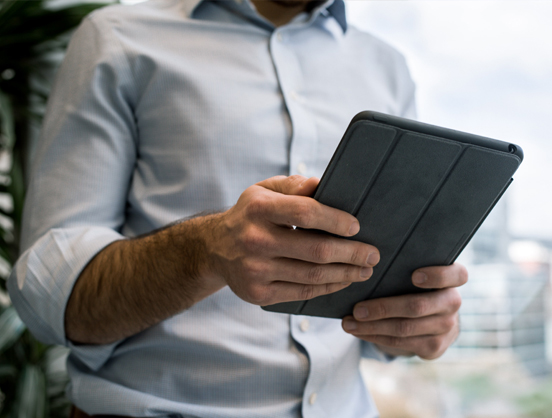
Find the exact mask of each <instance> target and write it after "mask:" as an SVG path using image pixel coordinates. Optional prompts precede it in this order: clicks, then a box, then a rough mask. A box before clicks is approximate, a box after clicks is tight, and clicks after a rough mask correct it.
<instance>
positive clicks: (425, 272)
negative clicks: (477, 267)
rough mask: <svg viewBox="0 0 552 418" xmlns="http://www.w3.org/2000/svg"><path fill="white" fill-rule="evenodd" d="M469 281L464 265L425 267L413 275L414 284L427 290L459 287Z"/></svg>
mask: <svg viewBox="0 0 552 418" xmlns="http://www.w3.org/2000/svg"><path fill="white" fill-rule="evenodd" d="M467 281H468V271H467V270H466V268H465V267H464V266H463V265H462V264H458V263H454V264H452V265H450V266H436V267H423V268H421V269H418V270H416V271H415V272H414V273H413V274H412V283H414V285H415V286H418V287H421V288H425V289H444V288H447V287H458V286H462V285H464V284H466V282H467Z"/></svg>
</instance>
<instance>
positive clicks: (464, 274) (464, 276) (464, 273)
mask: <svg viewBox="0 0 552 418" xmlns="http://www.w3.org/2000/svg"><path fill="white" fill-rule="evenodd" d="M459 266H460V272H459V276H460V285H464V284H466V283H467V282H468V269H467V268H466V267H465V266H463V265H462V264H460V265H459Z"/></svg>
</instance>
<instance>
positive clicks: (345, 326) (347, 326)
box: [343, 319, 357, 331]
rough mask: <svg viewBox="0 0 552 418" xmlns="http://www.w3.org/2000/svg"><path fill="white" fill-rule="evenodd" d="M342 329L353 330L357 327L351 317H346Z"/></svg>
mask: <svg viewBox="0 0 552 418" xmlns="http://www.w3.org/2000/svg"><path fill="white" fill-rule="evenodd" d="M343 329H344V330H345V331H354V330H355V329H357V324H356V322H355V321H354V320H353V319H346V320H344V321H343Z"/></svg>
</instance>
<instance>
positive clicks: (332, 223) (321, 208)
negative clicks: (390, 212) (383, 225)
mask: <svg viewBox="0 0 552 418" xmlns="http://www.w3.org/2000/svg"><path fill="white" fill-rule="evenodd" d="M318 181H319V180H318V179H316V178H314V177H313V178H310V179H306V178H305V177H303V176H290V177H283V176H278V177H271V178H269V179H267V180H263V181H262V182H260V183H257V184H256V185H255V186H252V187H251V188H248V193H247V194H248V195H249V196H250V197H249V201H248V204H247V209H246V213H247V214H248V216H249V217H251V218H261V219H264V220H266V221H268V222H271V223H273V224H275V225H280V226H287V227H291V226H295V227H300V228H303V229H317V230H321V231H326V232H329V233H331V234H335V235H340V236H345V237H350V236H353V235H356V234H357V233H358V232H359V231H360V224H359V223H358V220H357V219H356V218H355V217H354V216H352V215H350V214H349V213H347V212H344V211H341V210H339V209H335V208H331V207H329V206H326V205H323V204H321V203H319V202H317V201H316V200H314V199H311V198H309V197H306V196H304V195H301V193H305V194H309V193H311V192H313V191H314V189H313V186H314V185H315V184H318ZM297 194H299V195H297Z"/></svg>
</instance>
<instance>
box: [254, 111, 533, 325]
mask: <svg viewBox="0 0 552 418" xmlns="http://www.w3.org/2000/svg"><path fill="white" fill-rule="evenodd" d="M392 125H395V126H392ZM397 125H398V126H397ZM399 126H402V127H399ZM405 127H406V128H408V129H404V128H405ZM412 128H413V129H414V130H416V131H418V132H414V131H412ZM420 131H421V132H420ZM422 132H425V133H422ZM428 132H429V133H431V134H428ZM522 159H523V153H522V151H521V148H519V147H518V146H516V145H513V144H508V143H505V142H501V141H496V140H492V139H489V138H484V137H479V136H475V135H470V134H465V133H462V132H458V131H453V130H448V129H444V128H439V127H435V126H432V125H426V124H421V123H417V122H413V121H409V120H405V119H400V118H395V117H388V116H387V115H383V114H379V113H375V112H363V113H361V114H359V115H357V116H356V117H355V118H354V119H353V121H352V122H351V124H350V126H349V128H348V130H347V132H346V133H345V135H344V137H343V139H342V141H341V143H340V146H339V147H338V148H337V150H336V153H335V154H334V156H333V157H332V160H331V162H330V164H329V165H328V168H327V169H326V171H325V173H324V175H323V177H322V179H321V181H320V184H319V186H318V188H317V191H316V193H315V196H314V198H315V199H317V200H318V201H320V202H321V203H324V204H326V205H328V206H332V207H335V208H338V209H342V210H344V211H347V212H349V213H351V214H353V215H354V216H356V217H357V219H358V220H359V222H360V225H361V229H360V232H359V233H358V234H357V235H356V236H354V237H353V238H352V239H355V240H358V241H363V242H366V243H370V244H372V245H375V246H376V247H377V248H378V249H379V251H380V255H381V259H380V262H379V264H378V265H377V266H376V267H375V268H374V273H373V275H372V277H371V278H370V279H369V280H367V281H365V282H362V283H353V284H352V285H350V286H349V287H347V288H345V289H343V290H341V291H339V292H336V293H332V294H329V295H325V296H320V297H317V298H314V299H311V300H307V301H297V302H285V303H279V304H275V305H270V306H265V307H263V309H265V310H268V311H273V312H282V313H292V314H301V315H314V316H322V317H330V318H343V317H344V316H346V315H349V314H351V313H352V311H353V307H354V305H355V304H356V303H357V302H359V301H362V300H367V299H374V298H380V297H386V296H395V295H401V294H407V293H415V292H421V291H424V290H422V289H420V288H418V287H415V286H414V285H413V284H412V281H411V274H412V272H413V271H414V270H415V269H417V268H419V267H423V266H435V265H449V264H451V263H453V262H454V260H455V259H456V257H457V256H458V255H459V254H460V252H461V251H462V250H463V248H464V247H465V245H466V244H467V243H468V241H469V240H470V239H471V237H472V236H473V234H474V233H475V232H476V231H477V229H478V227H479V226H480V225H481V223H482V222H483V220H484V219H485V217H486V216H487V215H488V213H489V212H490V211H491V209H492V208H493V206H494V205H495V204H496V202H497V201H498V200H499V199H500V197H501V196H502V194H503V193H504V191H505V190H506V189H507V187H508V186H509V185H510V183H511V182H512V175H513V173H514V172H515V171H516V169H517V168H518V166H519V165H520V163H521V161H522Z"/></svg>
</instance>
